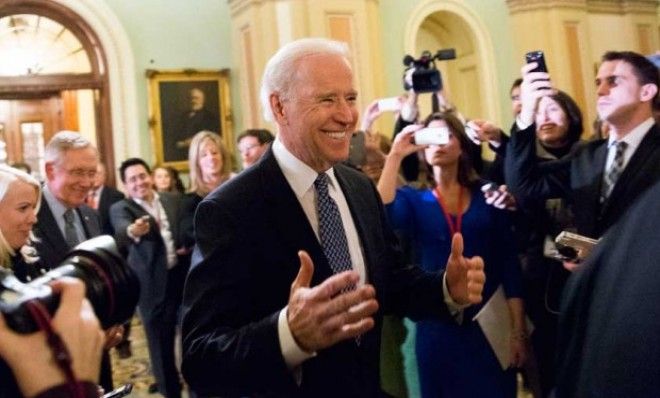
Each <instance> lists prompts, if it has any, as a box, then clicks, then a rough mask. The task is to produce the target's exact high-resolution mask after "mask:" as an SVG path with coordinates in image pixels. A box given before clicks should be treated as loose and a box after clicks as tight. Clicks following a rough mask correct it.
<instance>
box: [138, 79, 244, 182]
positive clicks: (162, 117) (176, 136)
mask: <svg viewBox="0 0 660 398" xmlns="http://www.w3.org/2000/svg"><path fill="white" fill-rule="evenodd" d="M146 76H147V79H148V82H149V84H148V92H149V127H150V130H151V137H152V143H153V147H154V150H155V153H156V162H157V163H158V164H161V165H165V166H172V167H174V168H175V169H177V170H179V171H187V170H188V147H189V146H190V140H191V139H192V137H193V136H194V135H195V134H196V133H197V132H199V131H201V130H211V131H215V132H217V133H218V134H220V136H221V137H222V141H223V143H224V144H225V146H226V147H227V149H229V150H230V152H231V151H232V149H233V147H234V134H233V126H232V115H231V102H230V101H231V99H230V98H231V97H230V95H229V70H228V69H222V70H195V69H184V70H170V71H164V70H152V69H149V70H147V72H146Z"/></svg>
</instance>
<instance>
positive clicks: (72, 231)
mask: <svg viewBox="0 0 660 398" xmlns="http://www.w3.org/2000/svg"><path fill="white" fill-rule="evenodd" d="M64 239H65V240H66V243H67V245H69V247H70V248H71V247H74V246H75V245H77V244H78V233H77V232H76V226H75V224H74V223H73V210H71V209H66V211H65V212H64Z"/></svg>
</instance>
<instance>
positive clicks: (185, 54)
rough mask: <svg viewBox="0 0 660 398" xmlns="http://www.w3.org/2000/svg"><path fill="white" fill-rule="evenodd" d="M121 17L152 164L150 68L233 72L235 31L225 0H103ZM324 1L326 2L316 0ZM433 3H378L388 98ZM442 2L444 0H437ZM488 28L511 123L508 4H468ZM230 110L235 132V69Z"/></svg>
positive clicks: (514, 70)
mask: <svg viewBox="0 0 660 398" xmlns="http://www.w3.org/2000/svg"><path fill="white" fill-rule="evenodd" d="M104 1H105V2H106V3H107V4H108V6H109V7H110V8H111V9H112V10H113V12H114V13H115V14H116V15H117V17H118V19H119V20H120V21H121V23H122V25H123V29H124V30H125V31H126V33H127V34H128V37H129V40H130V43H131V47H132V50H133V54H134V57H135V73H136V84H137V87H135V89H136V92H137V100H138V117H139V126H140V140H141V148H142V154H141V155H142V156H143V157H145V159H150V160H153V159H154V158H153V156H154V155H153V153H152V152H153V151H152V150H151V138H150V135H149V128H148V125H147V115H148V112H147V103H148V98H147V97H148V95H147V79H146V77H145V75H144V72H145V70H146V69H182V68H197V69H222V68H230V67H231V64H232V61H231V42H230V40H231V29H230V13H229V5H228V4H227V0H190V1H185V2H184V1H180V0H139V1H135V0H104ZM317 1H323V0H317ZM428 1H429V0H380V3H379V4H380V22H381V32H380V33H381V37H382V44H381V46H382V53H383V58H384V67H385V75H386V76H389V77H388V78H387V79H386V82H385V89H386V92H385V93H384V96H394V95H398V94H400V92H401V82H400V79H401V73H402V71H403V65H402V64H401V59H402V57H403V55H404V49H403V45H404V43H403V37H404V29H405V25H406V22H407V21H408V19H410V17H411V14H412V12H413V10H414V9H415V8H416V7H418V6H419V5H420V4H422V3H426V2H428ZM437 1H439V2H440V0H437ZM462 4H464V6H465V7H466V8H467V9H469V10H471V11H472V12H474V13H475V14H476V15H477V18H478V19H479V20H480V21H481V22H482V23H483V24H484V26H485V28H486V29H487V31H488V32H489V33H490V36H491V37H492V41H493V43H494V45H495V46H496V51H497V53H496V55H495V62H496V64H495V65H492V66H490V67H491V68H493V69H494V70H495V71H496V76H497V78H498V90H499V93H498V94H499V96H500V104H501V115H502V120H503V121H504V122H505V123H508V122H509V121H510V120H511V117H510V110H509V109H510V108H509V99H508V91H509V85H510V83H511V81H512V80H513V79H514V78H515V77H516V76H517V74H518V67H519V65H520V62H516V60H514V59H513V56H512V54H513V44H512V42H513V38H512V35H511V32H510V29H509V16H508V10H507V6H506V3H505V1H504V0H464V1H463V2H462ZM230 80H231V95H232V112H233V115H234V129H235V132H237V131H240V130H241V129H242V128H244V127H245V126H242V123H241V109H240V96H239V92H238V90H239V88H238V79H237V78H236V71H235V70H232V71H231V72H230Z"/></svg>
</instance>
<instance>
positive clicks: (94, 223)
mask: <svg viewBox="0 0 660 398" xmlns="http://www.w3.org/2000/svg"><path fill="white" fill-rule="evenodd" d="M76 212H77V213H78V215H79V216H80V219H81V220H82V224H83V230H84V232H85V239H91V238H94V237H97V236H99V235H101V222H100V220H99V216H98V214H97V213H96V211H95V210H93V209H92V208H90V207H87V206H86V205H82V206H80V207H78V208H76ZM34 234H35V235H36V237H37V238H39V240H38V241H37V242H36V243H35V244H34V247H35V248H36V249H37V253H38V254H39V264H40V265H41V267H43V268H44V269H45V270H50V269H53V268H56V267H57V266H58V265H59V263H60V262H61V261H62V260H64V258H65V257H66V254H67V253H68V252H69V251H70V249H69V246H68V245H67V243H66V240H65V239H64V235H63V234H62V231H60V229H59V227H58V226H57V221H55V217H54V216H53V212H52V211H51V210H50V207H49V206H48V202H46V200H45V199H44V198H43V197H42V199H41V208H40V209H39V214H37V223H36V224H35V225H34Z"/></svg>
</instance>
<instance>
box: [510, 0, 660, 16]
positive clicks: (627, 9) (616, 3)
mask: <svg viewBox="0 0 660 398" xmlns="http://www.w3.org/2000/svg"><path fill="white" fill-rule="evenodd" d="M506 4H507V6H508V7H509V12H510V13H511V14H515V13H518V12H528V11H535V10H548V9H551V8H577V9H586V10H587V12H590V13H602V14H647V13H648V14H656V13H657V12H658V0H506Z"/></svg>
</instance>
